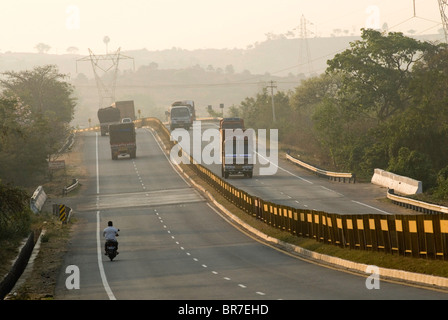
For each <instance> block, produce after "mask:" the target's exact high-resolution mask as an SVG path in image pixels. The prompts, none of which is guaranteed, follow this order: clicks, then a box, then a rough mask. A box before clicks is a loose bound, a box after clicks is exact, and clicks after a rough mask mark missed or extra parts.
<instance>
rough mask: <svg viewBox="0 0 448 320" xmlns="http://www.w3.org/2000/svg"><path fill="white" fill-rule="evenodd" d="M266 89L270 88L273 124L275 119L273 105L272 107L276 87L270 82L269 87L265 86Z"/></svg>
mask: <svg viewBox="0 0 448 320" xmlns="http://www.w3.org/2000/svg"><path fill="white" fill-rule="evenodd" d="M267 88H271V101H272V120H273V122H275V121H276V119H275V105H274V88H277V85H275V82H274V81H272V80H271V81H270V85H269V86H267Z"/></svg>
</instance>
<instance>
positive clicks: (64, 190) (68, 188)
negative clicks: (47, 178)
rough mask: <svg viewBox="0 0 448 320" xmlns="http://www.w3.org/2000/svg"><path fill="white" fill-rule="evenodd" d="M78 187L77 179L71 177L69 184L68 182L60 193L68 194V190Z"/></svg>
mask: <svg viewBox="0 0 448 320" xmlns="http://www.w3.org/2000/svg"><path fill="white" fill-rule="evenodd" d="M78 187H79V180H78V179H73V180H72V183H71V184H69V185H68V186H65V187H64V188H63V189H62V193H63V195H64V196H66V195H67V194H69V192H72V191H73V190H75V189H76V188H78Z"/></svg>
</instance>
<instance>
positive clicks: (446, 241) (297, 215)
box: [143, 118, 448, 260]
mask: <svg viewBox="0 0 448 320" xmlns="http://www.w3.org/2000/svg"><path fill="white" fill-rule="evenodd" d="M143 125H148V126H153V127H154V128H155V129H157V130H158V132H159V133H162V134H165V135H167V136H166V137H165V138H167V139H168V140H169V137H170V133H169V131H168V130H167V129H166V127H165V126H164V125H163V124H162V123H161V122H160V120H158V119H156V118H151V119H150V120H146V119H145V120H144V121H143ZM190 160H191V161H190V163H191V165H190V166H191V168H192V169H193V170H194V171H195V172H196V173H197V174H198V176H200V177H201V178H202V179H203V180H204V181H206V182H207V183H208V184H209V185H210V186H212V187H213V188H214V189H215V190H217V191H218V192H219V193H220V194H221V195H222V196H223V197H224V198H226V199H227V200H228V201H229V202H231V203H233V204H234V205H235V206H237V207H239V208H240V209H242V210H244V211H245V212H247V213H248V214H250V215H252V216H253V217H255V218H257V219H259V220H261V221H263V222H264V223H266V224H268V225H270V226H272V227H274V228H278V229H281V230H284V231H286V232H290V233H291V234H293V235H295V236H298V237H307V238H311V239H315V240H316V241H320V242H324V243H328V244H333V245H336V246H340V247H343V248H349V249H352V250H367V251H380V252H386V253H390V254H397V255H402V256H410V257H424V258H429V259H443V260H448V215H444V214H420V215H382V214H354V215H353V214H350V215H349V214H347V215H346V214H337V213H327V212H321V211H315V210H306V209H298V208H294V207H288V206H284V205H280V204H276V203H272V202H269V201H264V200H263V199H261V198H259V197H255V196H253V195H251V194H249V193H247V192H245V191H244V190H241V189H239V188H236V187H235V186H233V185H231V184H230V183H228V182H227V181H225V180H224V179H222V178H221V177H219V176H218V175H216V174H214V173H213V172H212V171H211V170H209V169H207V168H206V167H204V166H202V165H200V164H197V163H194V162H193V159H192V158H191V157H190Z"/></svg>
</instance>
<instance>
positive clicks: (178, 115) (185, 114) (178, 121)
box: [169, 106, 193, 130]
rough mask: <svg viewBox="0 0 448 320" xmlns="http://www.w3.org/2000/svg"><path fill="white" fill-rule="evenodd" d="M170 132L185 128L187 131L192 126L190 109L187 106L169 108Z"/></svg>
mask: <svg viewBox="0 0 448 320" xmlns="http://www.w3.org/2000/svg"><path fill="white" fill-rule="evenodd" d="M169 123H170V130H174V129H176V128H185V129H186V130H189V129H190V127H191V126H192V125H193V118H192V117H191V113H190V108H188V107H187V106H174V107H173V106H171V108H170V111H169Z"/></svg>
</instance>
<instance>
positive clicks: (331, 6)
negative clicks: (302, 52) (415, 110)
mask: <svg viewBox="0 0 448 320" xmlns="http://www.w3.org/2000/svg"><path fill="white" fill-rule="evenodd" d="M415 4H416V16H414V9H413V0H378V1H375V0H369V1H367V0H277V1H272V0H269V1H268V0H120V1H118V0H2V1H1V2H0V30H2V31H1V34H0V37H1V41H0V52H6V51H13V52H36V49H35V48H34V47H35V46H36V44H37V43H39V42H43V43H46V44H48V45H50V46H51V50H50V51H49V53H59V54H63V53H66V52H67V51H66V50H67V48H68V47H70V46H74V47H77V48H79V53H80V54H88V48H90V49H92V50H93V51H94V53H97V54H101V53H104V52H105V51H106V46H105V44H104V43H103V38H104V36H108V37H109V38H110V43H109V50H110V51H112V50H116V49H117V48H118V47H121V50H122V51H126V50H133V49H143V48H146V49H148V50H163V49H171V48H172V47H177V48H182V49H189V50H192V49H205V48H215V49H222V48H228V49H232V48H246V47H247V46H249V45H252V44H254V43H255V42H261V41H264V40H265V39H266V34H267V33H273V34H283V33H286V32H288V31H294V32H295V34H296V35H297V36H298V35H299V26H300V20H301V17H302V16H303V17H305V18H306V19H307V20H308V21H309V23H308V24H307V30H308V32H309V33H310V34H311V36H314V35H317V36H322V37H323V36H330V35H331V34H332V33H333V32H334V30H335V29H340V30H347V33H348V34H352V33H353V34H359V30H360V28H363V27H372V26H373V27H382V26H383V24H384V23H387V24H388V26H389V28H391V31H401V32H404V33H407V32H408V31H409V30H415V31H416V32H415V34H426V33H430V34H435V33H438V30H439V29H440V28H442V24H441V18H440V12H439V5H438V1H437V0H415ZM441 40H442V38H441Z"/></svg>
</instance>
